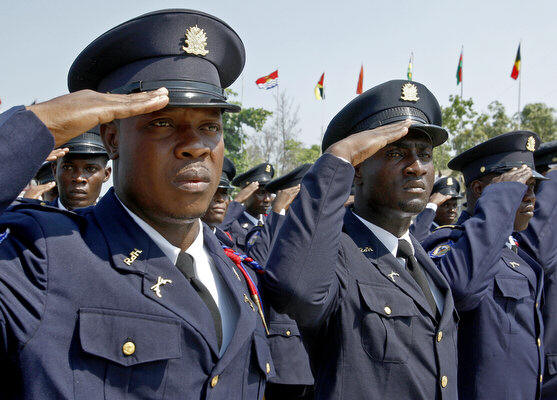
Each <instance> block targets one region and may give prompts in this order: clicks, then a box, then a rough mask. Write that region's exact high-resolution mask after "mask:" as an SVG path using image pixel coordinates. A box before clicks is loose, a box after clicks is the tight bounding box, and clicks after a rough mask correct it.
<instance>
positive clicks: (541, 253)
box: [516, 171, 557, 400]
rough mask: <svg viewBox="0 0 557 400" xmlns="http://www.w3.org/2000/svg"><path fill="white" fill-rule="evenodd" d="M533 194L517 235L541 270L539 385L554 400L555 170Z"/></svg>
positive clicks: (556, 378) (556, 335)
mask: <svg viewBox="0 0 557 400" xmlns="http://www.w3.org/2000/svg"><path fill="white" fill-rule="evenodd" d="M546 176H547V177H548V178H550V179H551V180H549V181H543V182H541V183H540V187H539V188H538V191H537V192H536V209H535V211H534V217H533V218H532V219H531V220H530V224H529V225H528V228H527V229H526V230H525V231H523V232H518V233H517V234H516V235H517V239H518V242H519V243H520V247H521V248H522V249H524V250H525V251H526V252H527V253H528V254H530V255H531V256H533V257H534V258H535V259H536V260H537V261H538V262H539V263H540V264H541V266H542V267H543V269H544V273H545V277H544V300H543V302H542V315H543V322H544V330H545V337H544V350H545V372H544V380H543V385H542V398H543V399H546V400H548V399H552V400H554V399H557V286H556V282H555V281H556V280H557V274H556V272H557V171H551V172H549V173H548V174H547V175H546Z"/></svg>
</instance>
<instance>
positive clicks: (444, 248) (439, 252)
mask: <svg viewBox="0 0 557 400" xmlns="http://www.w3.org/2000/svg"><path fill="white" fill-rule="evenodd" d="M453 244H454V242H453V241H452V240H449V241H448V242H446V243H443V244H440V245H438V246H436V247H435V248H434V249H433V250H431V251H430V252H429V253H428V254H429V256H430V257H431V258H440V257H443V256H444V255H445V254H447V253H448V252H449V250H450V249H451V247H452V246H453Z"/></svg>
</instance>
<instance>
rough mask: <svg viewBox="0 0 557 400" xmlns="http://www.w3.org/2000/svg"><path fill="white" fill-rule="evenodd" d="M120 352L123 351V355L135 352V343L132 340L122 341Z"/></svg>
mask: <svg viewBox="0 0 557 400" xmlns="http://www.w3.org/2000/svg"><path fill="white" fill-rule="evenodd" d="M122 353H124V355H125V356H131V355H132V354H133V353H135V343H134V342H126V343H124V345H123V346H122Z"/></svg>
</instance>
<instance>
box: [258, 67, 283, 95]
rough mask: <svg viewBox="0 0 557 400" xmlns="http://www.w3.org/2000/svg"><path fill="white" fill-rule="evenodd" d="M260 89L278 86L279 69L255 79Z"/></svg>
mask: <svg viewBox="0 0 557 400" xmlns="http://www.w3.org/2000/svg"><path fill="white" fill-rule="evenodd" d="M255 83H256V84H257V86H259V89H266V90H268V89H272V88H274V87H275V86H278V69H277V70H276V71H273V72H271V73H270V74H269V75H267V76H264V77H261V78H259V79H258V80H256V81H255Z"/></svg>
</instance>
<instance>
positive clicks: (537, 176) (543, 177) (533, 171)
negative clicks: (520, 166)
mask: <svg viewBox="0 0 557 400" xmlns="http://www.w3.org/2000/svg"><path fill="white" fill-rule="evenodd" d="M532 176H533V177H534V179H539V180H540V181H548V180H549V178H546V177H545V176H543V175H542V174H540V173H539V172H538V171H536V170H535V169H532Z"/></svg>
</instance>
